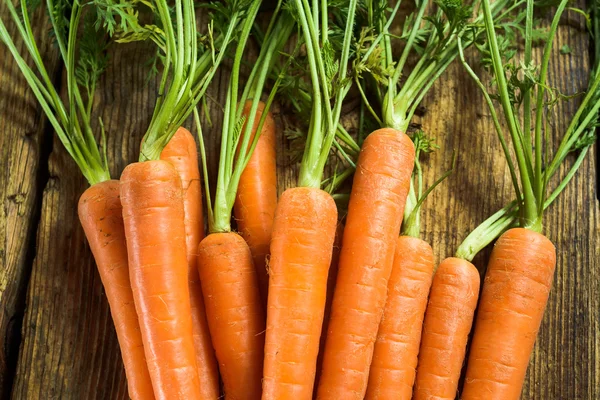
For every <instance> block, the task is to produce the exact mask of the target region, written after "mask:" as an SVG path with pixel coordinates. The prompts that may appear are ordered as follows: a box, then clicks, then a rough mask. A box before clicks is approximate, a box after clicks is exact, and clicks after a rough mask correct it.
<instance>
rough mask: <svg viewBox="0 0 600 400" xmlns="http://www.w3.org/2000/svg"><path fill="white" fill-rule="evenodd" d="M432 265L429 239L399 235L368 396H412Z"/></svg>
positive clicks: (381, 397)
mask: <svg viewBox="0 0 600 400" xmlns="http://www.w3.org/2000/svg"><path fill="white" fill-rule="evenodd" d="M433 266H434V263H433V250H432V249H431V246H429V244H428V243H427V242H425V241H423V240H421V239H418V238H415V237H410V236H400V237H399V238H398V240H397V241H396V252H395V254H394V265H393V266H392V274H391V276H390V281H389V283H388V297H387V302H386V305H385V310H384V312H383V318H382V319H381V324H380V325H379V332H378V333H377V341H376V342H375V350H374V351H373V362H372V363H371V370H370V372H369V384H368V386H367V395H366V397H365V398H366V399H389V398H395V399H409V400H410V399H411V398H412V392H413V384H414V382H415V374H416V368H417V355H418V353H419V344H420V343H421V328H422V326H423V317H424V314H425V308H426V307H427V298H428V295H429V289H430V287H431V282H432V278H433Z"/></svg>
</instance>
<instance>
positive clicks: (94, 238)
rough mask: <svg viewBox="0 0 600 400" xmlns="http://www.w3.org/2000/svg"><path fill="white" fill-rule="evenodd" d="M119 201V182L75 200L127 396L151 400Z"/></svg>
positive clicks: (98, 187) (100, 186) (104, 184)
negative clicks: (111, 325)
mask: <svg viewBox="0 0 600 400" xmlns="http://www.w3.org/2000/svg"><path fill="white" fill-rule="evenodd" d="M121 210H122V208H121V199H120V198H119V181H116V180H109V181H104V182H100V183H97V184H95V185H93V186H91V187H89V188H88V189H87V190H86V191H85V192H83V194H82V195H81V197H80V198H79V207H78V211H79V220H80V221H81V226H83V230H84V232H85V236H86V238H87V240H88V242H89V244H90V249H91V250H92V254H93V255H94V259H95V260H96V265H97V266H98V272H99V273H100V279H102V284H103V286H104V292H105V293H106V298H107V299H108V304H109V305H110V313H111V315H112V318H113V322H114V324H115V330H116V332H117V339H118V340H119V347H120V348H121V357H122V358H123V365H124V366H125V375H126V377H127V386H128V390H129V397H130V398H132V399H134V400H138V399H140V400H145V399H149V400H150V399H154V392H153V390H152V382H151V381H150V375H149V373H148V366H147V365H146V357H145V355H144V345H143V343H142V335H141V333H140V324H139V322H138V316H137V313H136V312H135V306H134V304H133V293H132V291H131V284H130V282H129V269H128V264H127V243H126V242H125V229H124V227H123V216H122V212H121Z"/></svg>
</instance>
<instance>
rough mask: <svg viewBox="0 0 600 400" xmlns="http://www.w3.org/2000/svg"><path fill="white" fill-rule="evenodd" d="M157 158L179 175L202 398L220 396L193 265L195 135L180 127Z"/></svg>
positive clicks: (198, 208) (200, 229) (198, 224)
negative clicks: (169, 164) (168, 164)
mask: <svg viewBox="0 0 600 400" xmlns="http://www.w3.org/2000/svg"><path fill="white" fill-rule="evenodd" d="M160 159H161V160H164V161H168V162H169V163H171V164H172V165H173V166H174V167H175V169H176V170H177V173H178V174H179V177H180V178H181V184H182V187H183V211H184V220H183V221H184V225H185V237H186V249H187V265H188V286H189V290H190V306H191V310H192V329H193V334H194V347H195V349H196V366H197V367H198V377H199V379H200V390H201V394H202V398H203V399H216V398H217V397H219V370H218V367H217V360H216V358H215V351H214V349H213V347H212V343H211V341H210V332H209V330H208V322H207V321H206V311H205V310H204V299H203V297H202V287H201V286H200V278H199V277H198V268H197V265H196V264H197V260H198V253H197V250H198V243H200V241H201V240H202V239H203V238H204V220H203V218H202V189H201V185H200V170H199V168H198V151H197V150H196V141H195V140H194V136H192V134H191V133H190V131H188V130H187V129H185V128H179V129H178V130H177V132H175V135H173V137H172V138H171V140H170V141H169V143H168V144H167V145H166V146H165V148H164V149H163V151H162V153H161V154H160Z"/></svg>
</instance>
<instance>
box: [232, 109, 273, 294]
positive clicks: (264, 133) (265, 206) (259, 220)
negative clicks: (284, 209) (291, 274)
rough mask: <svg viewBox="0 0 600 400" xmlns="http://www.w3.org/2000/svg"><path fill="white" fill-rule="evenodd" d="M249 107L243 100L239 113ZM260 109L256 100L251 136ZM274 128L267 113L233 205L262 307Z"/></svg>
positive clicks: (270, 214) (270, 221) (270, 226)
mask: <svg viewBox="0 0 600 400" xmlns="http://www.w3.org/2000/svg"><path fill="white" fill-rule="evenodd" d="M251 106H252V101H250V100H247V101H246V104H245V105H244V109H243V113H242V115H244V116H246V117H247V115H248V113H249V112H250V107H251ZM264 109H265V104H264V103H263V102H260V103H259V104H258V110H257V113H256V118H255V120H254V126H253V127H252V134H253V135H254V133H255V132H256V128H257V126H258V123H259V120H260V117H261V116H262V113H263V110H264ZM275 130H276V126H275V121H274V120H273V116H272V115H271V113H270V112H269V113H268V114H267V118H266V119H265V121H264V123H263V126H262V129H261V133H260V137H259V139H258V142H257V143H256V147H255V148H254V152H253V153H252V157H250V161H249V162H248V164H247V165H246V168H245V169H244V172H243V173H242V176H241V177H240V183H239V186H238V191H237V197H236V201H235V205H234V208H233V212H234V216H235V219H236V221H237V226H238V230H239V232H240V235H242V237H243V238H244V240H246V243H248V246H249V247H250V251H251V252H252V259H253V260H254V267H255V268H256V274H257V276H258V283H259V288H260V295H261V298H262V301H263V304H264V305H265V306H266V304H267V291H268V286H269V276H268V274H267V261H266V259H267V257H268V255H269V245H270V243H271V231H272V230H273V219H274V218H275V207H277V154H276V151H275Z"/></svg>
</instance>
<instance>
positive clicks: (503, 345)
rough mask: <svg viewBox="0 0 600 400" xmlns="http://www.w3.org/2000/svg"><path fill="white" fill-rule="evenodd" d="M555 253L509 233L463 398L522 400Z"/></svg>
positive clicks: (497, 259) (490, 281)
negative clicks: (523, 387) (524, 381)
mask: <svg viewBox="0 0 600 400" xmlns="http://www.w3.org/2000/svg"><path fill="white" fill-rule="evenodd" d="M555 266H556V250H555V248H554V245H553V244H552V242H550V240H548V239H547V238H546V237H545V236H544V235H542V234H540V233H536V232H534V231H532V230H529V229H524V228H513V229H510V230H508V231H506V232H505V233H504V234H503V235H502V236H500V238H499V239H498V241H497V242H496V245H495V246H494V250H493V251H492V255H491V257H490V261H489V264H488V268H487V272H486V276H485V281H484V284H483V291H482V294H481V301H480V303H479V310H478V312H477V320H476V322H475V330H474V333H473V342H472V344H471V350H470V354H469V362H468V364H467V375H466V378H465V385H464V389H463V394H462V398H463V399H465V400H468V399H486V400H495V399H502V400H510V399H519V398H520V396H521V389H522V386H523V380H524V379H525V373H526V372H527V365H528V363H529V357H530V355H531V351H532V350H533V345H534V343H535V338H536V336H537V332H538V329H539V328H540V324H541V322H542V317H543V316H544V310H545V308H546V303H547V302H548V295H549V293H550V287H551V286H552V278H553V276H554V268H555Z"/></svg>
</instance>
